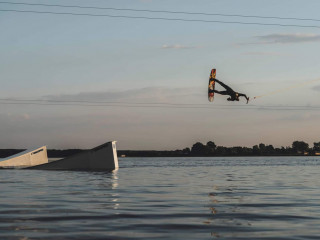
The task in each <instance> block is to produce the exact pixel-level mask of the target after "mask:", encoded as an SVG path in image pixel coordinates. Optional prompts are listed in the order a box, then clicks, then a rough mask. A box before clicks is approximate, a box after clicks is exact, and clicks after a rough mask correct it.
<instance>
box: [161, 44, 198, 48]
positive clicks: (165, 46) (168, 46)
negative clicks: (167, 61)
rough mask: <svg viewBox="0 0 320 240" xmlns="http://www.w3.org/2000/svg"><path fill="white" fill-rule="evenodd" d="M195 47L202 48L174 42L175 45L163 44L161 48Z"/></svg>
mask: <svg viewBox="0 0 320 240" xmlns="http://www.w3.org/2000/svg"><path fill="white" fill-rule="evenodd" d="M193 48H200V47H197V46H185V45H181V44H173V45H167V44H164V45H162V47H161V49H193Z"/></svg>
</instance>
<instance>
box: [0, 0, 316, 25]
mask: <svg viewBox="0 0 320 240" xmlns="http://www.w3.org/2000/svg"><path fill="white" fill-rule="evenodd" d="M0 4H11V5H25V6H43V7H61V8H80V9H96V10H114V11H132V12H149V13H169V14H186V15H203V16H221V17H241V18H261V19H278V20H296V21H316V22H320V19H314V18H296V17H276V16H258V15H242V14H222V13H205V12H185V11H168V10H149V9H134V8H113V7H94V6H79V5H61V4H44V3H25V2H5V1H1V2H0Z"/></svg>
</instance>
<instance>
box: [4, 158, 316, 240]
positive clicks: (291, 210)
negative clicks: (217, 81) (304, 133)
mask: <svg viewBox="0 0 320 240" xmlns="http://www.w3.org/2000/svg"><path fill="white" fill-rule="evenodd" d="M319 166H320V158H319V157H318V158H311V157H303V158H300V157H299V158H291V157H286V158H186V159H183V158H178V159H175V158H152V159H150V158H143V159H139V158H125V159H120V169H119V170H118V171H116V172H108V173H105V172H71V171H31V170H2V171H0V186H1V191H0V239H190V240H191V239H192V240H193V239H317V238H318V237H319V236H320V231H319V230H318V229H319V224H320V207H319V200H320V193H319V189H318V188H319V184H320V180H319V178H318V174H319V170H320V169H319Z"/></svg>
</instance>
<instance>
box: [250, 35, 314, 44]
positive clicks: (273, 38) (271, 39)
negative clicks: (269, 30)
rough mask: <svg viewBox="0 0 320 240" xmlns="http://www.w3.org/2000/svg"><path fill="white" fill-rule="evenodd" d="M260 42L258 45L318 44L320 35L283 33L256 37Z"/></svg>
mask: <svg viewBox="0 0 320 240" xmlns="http://www.w3.org/2000/svg"><path fill="white" fill-rule="evenodd" d="M255 38H257V39H258V40H259V41H258V42H257V44H273V43H281V44H286V43H303V42H318V41H320V35H319V34H307V33H282V34H269V35H264V36H256V37H255Z"/></svg>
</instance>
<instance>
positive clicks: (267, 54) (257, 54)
mask: <svg viewBox="0 0 320 240" xmlns="http://www.w3.org/2000/svg"><path fill="white" fill-rule="evenodd" d="M243 55H255V56H284V54H281V53H278V52H245V53H243Z"/></svg>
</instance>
